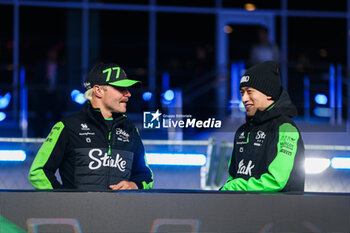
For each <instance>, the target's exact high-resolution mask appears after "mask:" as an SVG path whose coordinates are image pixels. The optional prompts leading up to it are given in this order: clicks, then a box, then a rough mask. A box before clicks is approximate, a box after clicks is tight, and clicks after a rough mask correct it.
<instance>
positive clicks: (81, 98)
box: [70, 89, 86, 104]
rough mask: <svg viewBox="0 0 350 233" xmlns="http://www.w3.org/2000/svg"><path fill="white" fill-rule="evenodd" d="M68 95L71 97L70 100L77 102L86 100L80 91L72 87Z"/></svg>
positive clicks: (82, 102) (80, 102)
mask: <svg viewBox="0 0 350 233" xmlns="http://www.w3.org/2000/svg"><path fill="white" fill-rule="evenodd" d="M70 96H71V97H72V100H73V101H74V102H76V103H78V104H84V103H85V102H86V98H85V96H84V94H83V93H81V92H80V91H79V90H76V89H74V90H73V91H72V92H71V93H70Z"/></svg>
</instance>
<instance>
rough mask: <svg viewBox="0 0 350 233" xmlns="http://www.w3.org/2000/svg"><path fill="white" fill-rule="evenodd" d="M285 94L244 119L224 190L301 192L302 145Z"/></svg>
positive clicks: (288, 99) (238, 132)
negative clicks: (267, 106)
mask: <svg viewBox="0 0 350 233" xmlns="http://www.w3.org/2000/svg"><path fill="white" fill-rule="evenodd" d="M296 113H297V111H296V108H295V106H294V105H293V104H292V102H291V101H290V98H289V95H288V93H287V92H286V91H285V90H283V91H282V93H281V96H280V98H279V99H278V100H277V101H276V102H275V103H274V104H273V105H272V106H270V107H269V108H267V109H266V110H265V111H257V112H256V114H255V115H254V117H252V118H247V122H246V123H245V124H243V125H242V126H241V127H240V128H239V129H238V130H237V131H236V134H235V139H234V148H233V152H232V155H231V159H230V162H229V178H228V180H227V181H226V183H225V184H224V186H223V187H222V188H221V190H226V191H271V192H276V191H282V192H287V191H301V192H303V191H304V181H305V172H304V143H303V140H302V138H301V135H300V132H299V130H298V128H297V127H296V125H295V123H294V122H293V121H292V120H291V119H290V118H291V117H295V116H296Z"/></svg>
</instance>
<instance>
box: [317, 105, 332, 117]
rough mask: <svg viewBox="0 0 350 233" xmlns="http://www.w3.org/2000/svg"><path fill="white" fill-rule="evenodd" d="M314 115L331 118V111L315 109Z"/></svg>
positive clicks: (322, 108) (328, 109)
mask: <svg viewBox="0 0 350 233" xmlns="http://www.w3.org/2000/svg"><path fill="white" fill-rule="evenodd" d="M314 114H315V115H316V116H318V117H330V116H331V109H330V108H325V107H316V108H314Z"/></svg>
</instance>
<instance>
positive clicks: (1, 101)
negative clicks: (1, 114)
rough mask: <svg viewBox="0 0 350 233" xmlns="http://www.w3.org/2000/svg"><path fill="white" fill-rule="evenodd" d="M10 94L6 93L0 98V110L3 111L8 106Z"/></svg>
mask: <svg viewBox="0 0 350 233" xmlns="http://www.w3.org/2000/svg"><path fill="white" fill-rule="evenodd" d="M10 100H11V93H10V92H8V93H6V94H5V95H4V96H0V109H5V108H7V106H8V105H9V104H10Z"/></svg>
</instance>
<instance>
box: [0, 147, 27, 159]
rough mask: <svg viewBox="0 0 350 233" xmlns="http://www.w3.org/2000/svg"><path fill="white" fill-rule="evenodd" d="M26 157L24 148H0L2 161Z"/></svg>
mask: <svg viewBox="0 0 350 233" xmlns="http://www.w3.org/2000/svg"><path fill="white" fill-rule="evenodd" d="M26 157H27V155H26V152H25V151H23V150H0V161H24V160H26Z"/></svg>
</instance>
